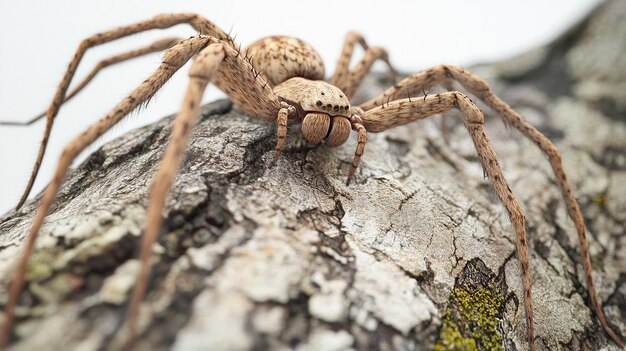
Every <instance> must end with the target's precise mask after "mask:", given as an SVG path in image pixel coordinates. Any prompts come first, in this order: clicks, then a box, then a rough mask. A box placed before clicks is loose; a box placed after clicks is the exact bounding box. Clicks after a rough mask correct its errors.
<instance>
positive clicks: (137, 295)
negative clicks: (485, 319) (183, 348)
mask: <svg viewBox="0 0 626 351" xmlns="http://www.w3.org/2000/svg"><path fill="white" fill-rule="evenodd" d="M180 23H186V24H189V25H191V26H192V27H193V28H194V29H195V30H196V31H197V32H198V33H199V35H197V36H194V37H191V38H189V39H186V40H182V41H181V40H177V39H165V40H161V41H158V42H156V43H154V44H152V45H151V46H149V47H146V48H143V49H139V50H135V51H131V52H128V53H125V54H122V55H119V56H115V57H112V58H110V59H108V60H105V61H102V62H101V63H100V64H98V65H97V66H96V68H95V70H94V71H92V73H91V74H89V75H88V77H87V78H86V79H85V80H84V81H83V82H81V84H79V86H78V88H77V89H75V90H74V91H73V92H72V93H70V94H69V96H67V97H66V91H67V88H68V86H69V83H70V81H71V79H72V77H73V75H74V73H75V71H76V68H77V66H78V63H79V62H80V60H81V58H82V57H83V55H84V53H85V52H86V51H87V49H89V48H91V47H94V46H97V45H100V44H103V43H106V42H110V41H113V40H116V39H119V38H122V37H125V36H128V35H131V34H135V33H138V32H142V31H146V30H149V29H155V28H169V27H172V26H174V25H177V24H180ZM357 43H359V44H360V45H361V46H363V48H364V49H365V54H364V58H363V59H362V60H361V61H360V62H359V63H358V64H357V65H356V66H355V67H354V68H352V69H350V68H349V63H350V59H351V57H352V52H353V49H354V46H355V45H356V44H357ZM167 48H169V49H168V50H167V51H166V52H165V54H164V57H163V62H162V63H161V65H160V66H159V68H158V69H157V70H156V72H154V73H153V74H152V75H151V76H150V77H149V78H148V79H146V80H145V81H144V82H143V83H142V84H141V85H140V86H139V87H137V88H136V89H135V90H134V91H132V92H131V93H130V94H129V95H128V96H127V97H126V98H125V99H124V100H122V102H120V103H119V104H118V105H117V106H116V107H115V108H114V109H113V110H112V111H111V112H110V113H109V114H107V115H106V116H105V117H103V118H102V119H100V120H99V121H98V122H96V123H95V124H93V125H92V126H90V127H89V128H88V129H87V130H85V131H84V132H83V133H81V134H80V135H78V136H77V137H76V138H74V139H73V140H72V141H71V142H70V143H69V144H68V145H67V146H66V148H65V149H64V151H63V153H62V155H61V157H60V159H59V163H58V166H57V168H56V171H55V175H54V177H53V179H52V181H51V182H50V184H49V185H48V187H47V188H46V190H45V192H44V194H43V198H42V200H41V204H40V207H39V210H38V211H37V214H36V216H35V218H34V221H33V225H32V228H31V231H30V234H29V236H28V238H27V240H26V243H25V245H24V251H23V252H22V255H21V257H20V259H19V262H18V265H17V268H16V272H15V276H14V279H13V281H12V283H11V286H10V292H9V299H8V301H7V303H6V305H5V312H4V313H5V315H4V324H3V327H2V332H1V334H0V349H4V348H5V346H6V344H7V342H8V341H9V337H10V335H11V324H12V320H13V310H14V308H15V306H16V303H17V300H18V297H19V295H20V291H21V289H22V285H23V283H24V277H25V272H26V267H27V263H28V258H29V256H30V254H31V252H32V249H33V244H34V242H35V239H36V237H37V233H38V232H39V229H40V228H41V225H42V223H43V220H44V218H45V216H46V214H47V212H48V210H49V208H50V206H51V205H52V203H53V202H54V199H55V196H56V193H57V191H58V189H59V186H60V185H61V183H62V181H63V179H64V177H65V175H66V172H67V170H68V168H69V167H70V165H71V163H72V161H73V160H74V158H75V157H76V156H77V155H78V154H79V153H80V152H81V151H82V150H84V149H85V148H86V147H87V146H89V145H90V144H91V143H92V142H93V141H94V140H96V139H97V138H98V137H99V136H101V135H102V134H104V133H105V132H106V131H107V130H109V129H110V128H111V127H112V126H113V125H115V124H116V123H117V122H119V121H120V120H122V119H123V118H124V117H125V116H127V115H128V114H129V113H130V112H131V111H132V110H133V109H135V108H137V107H138V106H139V105H141V104H142V103H145V102H146V101H147V100H148V99H149V98H150V97H152V96H153V95H154V94H155V93H156V92H157V91H158V90H159V89H160V88H161V87H162V86H163V85H164V84H165V82H166V81H167V80H168V79H170V78H171V77H172V75H173V74H174V73H175V72H176V71H177V70H178V69H179V68H180V67H182V66H183V65H184V64H185V63H186V62H187V61H189V60H190V59H192V58H195V60H194V63H193V65H192V66H191V69H190V72H189V77H190V79H189V85H188V88H187V93H186V95H185V98H184V100H183V104H182V107H181V109H180V112H179V113H178V116H177V117H176V119H175V121H174V125H173V129H172V135H171V137H170V141H169V143H168V146H167V149H166V153H165V155H164V157H163V161H162V163H161V166H160V168H159V170H158V172H157V174H156V177H155V180H154V183H153V184H152V188H151V191H150V197H149V205H148V211H147V219H146V228H145V232H144V235H143V239H142V244H141V254H140V262H141V270H140V273H139V277H138V280H137V285H136V287H135V290H134V292H133V296H132V299H131V302H130V308H129V313H128V338H127V346H130V345H132V343H133V342H134V340H135V338H136V334H137V320H138V313H139V310H138V308H139V304H140V302H141V301H142V299H143V297H144V294H145V292H146V286H147V282H148V276H149V274H150V265H149V264H148V263H149V259H150V255H151V252H152V246H153V244H154V242H155V240H156V236H157V233H158V232H159V227H160V224H161V220H162V217H161V210H162V208H163V206H164V202H165V199H166V197H167V195H168V192H169V190H170V187H171V185H172V181H173V178H174V177H175V176H176V173H177V171H178V169H179V166H180V162H181V159H182V156H183V153H184V151H185V148H186V146H187V140H188V138H189V135H190V132H191V130H192V128H193V126H194V124H195V122H196V120H197V117H198V115H199V108H200V101H201V97H202V95H203V93H204V90H205V89H206V87H207V85H208V84H209V82H213V83H214V84H215V85H217V86H218V87H219V88H220V89H221V90H222V91H224V92H225V93H226V94H227V95H228V96H229V98H230V99H231V100H232V101H233V102H234V103H235V105H237V106H238V107H239V108H241V109H242V110H243V111H244V112H246V113H248V114H249V115H251V116H255V117H258V118H262V119H265V120H267V121H271V122H274V123H276V125H277V137H278V141H277V143H276V149H275V153H274V157H273V160H272V162H271V163H272V164H274V163H275V162H276V160H277V158H278V156H279V155H280V151H281V149H282V147H283V143H284V141H285V136H286V133H287V121H288V120H293V121H298V122H301V123H302V134H303V136H304V138H305V139H306V140H307V141H308V142H310V143H312V144H321V143H323V144H325V145H327V146H330V147H335V146H339V145H342V144H343V143H345V142H346V140H347V139H348V137H349V135H350V132H351V130H355V131H356V132H357V134H358V144H357V148H356V152H355V156H354V159H353V161H352V166H351V169H350V171H349V173H348V177H347V183H350V180H351V178H352V176H353V175H354V172H355V170H356V169H357V167H358V165H359V162H360V159H361V155H362V154H363V151H364V149H365V143H366V141H367V132H368V131H369V132H382V131H384V130H387V129H390V128H392V127H395V126H399V125H404V124H407V123H410V122H413V121H416V120H420V119H424V118H427V117H430V116H432V115H435V114H440V113H443V112H446V111H448V110H451V109H454V108H456V109H459V110H460V111H461V113H462V116H463V122H464V125H465V127H466V128H467V130H468V132H469V135H470V137H471V138H472V141H473V143H474V146H475V147H476V151H477V153H478V156H479V159H480V162H481V164H482V166H483V169H484V171H485V175H486V176H487V177H488V178H489V180H490V182H491V184H492V186H493V187H494V189H495V192H496V194H497V195H498V197H499V198H500V200H501V202H502V204H503V205H504V207H505V208H506V210H507V212H508V214H509V216H510V220H511V223H512V224H513V227H514V230H515V236H516V247H517V255H518V259H519V262H520V265H521V270H522V281H523V287H524V302H525V311H526V322H527V328H528V338H529V343H530V348H531V349H533V350H535V344H534V331H533V314H532V311H533V310H532V299H531V282H530V270H529V262H528V261H529V259H528V244H527V240H526V231H525V218H524V215H523V213H522V210H521V208H520V204H519V202H518V200H517V199H516V197H515V195H514V194H513V192H512V191H511V188H510V187H509V185H508V184H507V181H506V179H505V178H504V175H503V173H502V169H501V167H500V165H499V163H498V160H497V158H496V154H495V152H494V151H493V149H492V148H491V145H490V143H489V141H488V139H487V137H486V135H485V132H484V128H483V122H484V118H483V114H482V112H481V111H480V110H479V109H478V107H476V105H475V104H474V103H473V102H472V100H470V99H469V98H468V97H467V96H466V95H464V94H463V93H460V92H458V91H448V92H444V93H440V94H436V95H426V96H423V97H419V98H416V97H414V95H412V94H411V92H422V91H424V90H427V89H429V88H431V87H432V86H434V85H442V86H444V87H449V86H451V83H452V81H457V82H459V83H460V84H461V85H462V86H463V87H464V88H465V89H467V90H468V91H469V92H470V93H472V94H473V95H475V96H477V97H478V98H479V99H481V100H482V101H483V102H485V103H486V104H487V105H488V106H490V107H491V108H493V109H494V110H495V111H496V112H497V113H498V114H499V115H500V117H501V118H502V119H503V120H504V121H505V122H506V123H507V124H509V125H511V126H513V127H515V128H517V129H519V130H520V131H521V132H522V133H523V134H524V135H526V136H527V137H528V138H529V139H530V140H532V141H533V142H534V143H535V144H537V146H538V147H539V148H540V149H541V150H542V151H543V152H544V153H545V154H546V156H547V158H548V160H549V162H550V164H551V166H552V169H553V171H554V173H555V175H556V180H557V182H558V184H559V187H560V189H561V192H562V194H563V197H564V199H565V202H566V203H567V206H568V210H569V213H570V215H571V216H572V218H573V220H574V223H575V225H576V228H577V230H578V236H579V240H580V245H581V251H582V256H583V258H584V266H585V274H586V277H587V286H588V290H589V295H590V297H591V302H592V304H593V306H594V309H595V311H596V313H597V315H598V318H599V319H600V323H601V324H602V326H603V327H604V329H605V330H606V332H607V333H608V334H609V335H610V336H611V338H612V339H613V340H614V341H615V343H617V344H618V345H619V346H620V347H623V344H622V342H621V340H620V339H619V338H618V337H617V335H616V334H615V333H614V332H613V330H612V329H611V328H610V327H609V326H608V324H607V322H606V320H605V317H604V314H603V312H602V309H601V308H600V305H599V304H598V300H597V297H596V291H595V288H594V285H593V280H592V273H591V263H590V259H589V249H588V243H587V238H586V234H585V224H584V221H583V216H582V214H581V212H580V209H579V207H578V204H577V203H576V200H575V199H574V196H573V195H572V192H571V189H570V186H569V184H568V182H567V178H566V176H565V172H564V170H563V167H562V163H561V156H560V153H559V151H558V150H557V149H556V147H555V146H554V144H552V142H550V140H548V139H547V138H546V137H545V136H544V135H543V134H542V133H541V132H539V131H538V130H537V129H535V128H534V127H533V126H531V125H530V124H529V123H528V122H526V121H525V120H524V119H523V118H522V117H521V116H520V115H519V114H518V113H517V112H515V111H514V110H513V109H511V107H509V106H508V105H507V104H506V103H504V102H503V101H502V100H500V99H499V98H498V97H497V96H495V95H494V94H493V92H492V91H491V88H490V87H489V86H488V85H487V83H486V82H485V81H484V80H482V79H480V78H478V77H476V76H474V75H473V74H471V73H469V72H467V71H464V70H463V69H460V68H458V67H454V66H448V65H440V66H436V67H433V68H430V69H427V70H425V71H423V72H419V73H417V74H414V75H412V76H409V77H408V78H406V79H404V80H402V81H401V82H399V83H398V84H396V85H395V86H393V87H391V88H389V89H387V90H386V91H385V92H384V93H383V94H381V95H379V96H377V97H375V98H373V99H371V100H369V101H367V102H365V103H363V104H361V105H359V106H356V107H355V106H351V104H350V101H349V98H350V97H352V95H353V94H354V92H355V90H356V88H357V87H358V86H359V85H360V83H361V81H362V80H363V78H364V77H365V75H366V74H367V72H368V71H369V70H370V67H371V66H372V64H373V63H374V62H375V61H376V60H378V59H382V60H384V61H385V62H387V64H389V62H388V60H387V52H386V51H385V50H384V49H381V48H368V46H367V44H366V43H365V41H364V40H363V38H362V37H361V36H360V35H358V34H355V33H349V34H348V36H347V38H346V40H345V44H344V47H343V51H342V54H341V57H340V59H339V62H338V64H337V69H336V72H335V74H334V76H333V77H332V79H331V81H330V83H328V82H325V81H323V79H324V64H323V62H322V60H321V58H320V56H319V55H318V54H317V52H316V51H315V50H314V49H313V48H312V47H311V46H309V45H308V44H306V43H305V42H303V41H302V40H300V39H296V38H291V37H286V36H274V37H268V38H264V39H261V40H258V41H257V42H255V43H253V44H252V45H251V46H250V47H249V48H248V49H246V50H245V51H242V50H241V49H240V46H237V45H236V44H235V41H234V39H233V38H231V37H230V36H229V35H228V34H227V33H225V32H224V31H222V30H221V29H220V28H219V27H217V26H216V25H215V24H213V23H212V22H210V21H209V20H207V19H205V18H203V17H200V16H198V15H196V14H166V15H160V16H156V17H154V18H152V19H150V20H147V21H143V22H139V23H136V24H132V25H128V26H124V27H120V28H117V29H113V30H110V31H106V32H102V33H99V34H96V35H93V36H91V37H89V38H87V39H85V40H83V41H82V42H81V43H80V46H79V47H78V50H77V52H76V53H75V55H74V57H73V59H72V61H71V62H70V64H69V67H68V68H67V71H66V73H65V76H64V77H63V79H62V81H61V83H60V85H59V87H58V89H57V91H56V94H55V96H54V99H53V100H52V103H51V104H50V107H49V108H48V110H47V113H46V128H45V132H44V136H43V140H42V144H41V147H40V150H39V154H38V158H37V161H36V163H35V166H34V169H33V172H32V174H31V177H30V180H29V183H28V186H27V189H26V191H25V192H24V195H23V196H22V198H21V200H20V201H19V204H18V205H17V207H18V208H19V207H20V206H21V205H22V204H23V203H24V201H25V200H26V198H27V197H28V194H29V192H30V189H31V187H32V185H33V182H34V180H35V177H36V175H37V172H38V170H39V166H40V164H41V160H42V158H43V155H44V152H45V149H46V145H47V141H48V137H49V135H50V131H51V128H52V124H53V122H54V118H55V116H56V115H57V112H58V110H59V108H60V106H61V104H62V103H63V102H64V101H67V100H68V99H70V98H71V97H72V96H74V95H75V94H76V93H77V92H78V91H79V90H80V89H82V88H83V87H84V86H85V85H87V83H89V81H90V80H91V78H93V76H95V74H96V73H97V72H98V71H99V70H100V69H102V68H104V67H106V66H108V65H110V64H114V63H117V62H121V61H123V60H127V59H130V58H133V57H137V56H140V55H143V54H146V53H149V52H154V51H159V50H164V49H167ZM390 68H391V66H390ZM391 71H392V72H393V70H391ZM401 97H402V98H401ZM40 117H42V115H41V116H38V117H36V118H35V119H33V120H31V121H30V122H27V124H29V123H32V122H34V121H35V120H37V119H39V118H40ZM5 124H8V123H5Z"/></svg>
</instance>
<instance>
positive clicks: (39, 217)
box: [0, 36, 217, 350]
mask: <svg viewBox="0 0 626 351" xmlns="http://www.w3.org/2000/svg"><path fill="white" fill-rule="evenodd" d="M210 41H217V40H216V39H215V38H211V37H207V36H199V37H192V38H190V39H187V40H185V41H183V42H181V43H179V44H177V45H175V46H174V47H172V48H171V49H169V50H168V51H167V52H166V53H165V55H164V57H163V63H162V64H161V65H160V66H159V68H158V69H157V70H156V72H154V73H153V74H152V75H151V76H150V77H148V79H146V80H145V81H144V82H143V83H141V85H139V86H138V87H137V88H135V90H133V91H132V92H131V93H130V94H129V95H128V96H127V97H126V98H125V99H124V100H122V101H121V102H120V103H119V104H117V106H115V108H114V109H113V110H112V111H111V112H110V113H108V114H107V115H106V116H104V117H103V118H102V119H100V120H99V121H98V122H96V123H95V124H93V125H92V126H90V127H89V128H87V129H86V130H85V131H84V132H83V133H81V134H80V135H78V136H77V137H76V138H74V139H73V140H72V141H70V143H69V144H68V145H67V146H66V147H65V149H64V150H63V153H62V154H61V157H60V158H59V163H58V165H57V168H56V171H55V174H54V177H53V178H52V180H51V181H50V184H48V187H47V188H46V190H45V191H44V194H43V197H42V199H41V203H40V205H39V209H38V210H37V213H36V214H35V218H34V219H33V224H32V227H31V229H30V232H29V234H28V237H27V238H26V242H25V244H24V249H23V251H22V253H21V255H20V258H19V260H18V263H17V267H16V270H15V275H14V277H13V281H12V282H11V286H10V290H9V297H8V301H7V303H6V305H5V307H4V323H3V325H2V330H1V332H0V350H3V349H4V348H5V346H6V344H7V342H8V339H9V335H10V333H11V324H12V321H13V310H14V308H15V306H16V304H17V300H18V297H19V295H20V292H21V290H22V286H23V284H24V277H25V275H26V268H27V265H28V259H29V257H30V254H31V252H32V249H33V246H34V243H35V239H36V238H37V234H38V232H39V229H40V228H41V225H42V223H43V220H44V218H45V216H46V214H47V213H48V210H49V209H50V206H51V205H52V204H53V202H54V199H55V197H56V194H57V191H58V189H59V187H60V186H61V183H62V182H63V179H64V178H65V175H66V173H67V170H68V169H69V167H70V165H71V164H72V161H73V160H74V159H75V158H76V156H77V155H78V154H79V153H80V152H81V151H82V150H84V149H85V148H86V147H87V146H89V145H90V144H91V143H92V142H93V141H94V140H96V139H97V138H98V137H100V136H101V135H102V134H104V133H105V132H106V131H107V130H109V129H110V128H111V127H112V126H113V125H115V124H116V123H117V122H119V121H120V120H121V119H122V118H124V117H125V116H126V115H128V113H129V112H131V111H132V110H133V109H135V108H136V107H137V106H139V105H140V104H141V103H142V102H144V101H146V100H148V99H149V98H150V97H152V96H153V95H154V94H155V93H156V92H157V90H159V89H160V88H161V87H162V86H163V84H165V82H166V81H167V80H168V79H169V78H170V77H172V75H174V73H175V72H176V71H177V70H178V69H179V68H180V67H182V66H183V65H184V64H185V63H186V62H187V61H188V60H189V59H190V58H191V57H192V56H193V55H195V54H196V53H197V52H199V51H200V50H201V49H202V48H203V47H204V46H206V45H207V43H209V42H210Z"/></svg>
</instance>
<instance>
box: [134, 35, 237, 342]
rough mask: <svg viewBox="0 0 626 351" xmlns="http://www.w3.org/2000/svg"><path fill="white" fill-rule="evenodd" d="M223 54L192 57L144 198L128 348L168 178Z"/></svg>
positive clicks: (216, 49) (220, 48)
mask: <svg viewBox="0 0 626 351" xmlns="http://www.w3.org/2000/svg"><path fill="white" fill-rule="evenodd" d="M225 55H226V44H224V43H216V44H211V45H209V46H208V47H206V48H205V49H203V50H202V51H201V52H200V53H199V54H198V56H197V58H196V60H195V61H194V63H193V65H192V66H191V69H190V71H189V79H190V80H189V85H188V87H187V93H186V94H185V98H184V100H183V104H182V106H181V109H180V112H179V113H178V116H177V117H176V119H175V120H174V125H173V127H172V134H171V136H170V140H169V142H168V145H167V148H166V150H165V155H164V156H163V159H162V161H161V164H160V166H159V170H158V171H157V173H156V175H155V178H154V182H153V183H152V187H151V189H150V197H149V199H148V212H147V215H146V229H145V231H144V233H143V238H142V241H141V253H140V256H139V260H140V264H141V268H140V271H139V276H138V277H137V285H136V286H135V289H134V291H133V295H132V299H131V301H130V307H129V312H128V338H127V344H126V345H127V349H132V346H133V344H134V341H135V338H136V335H137V320H138V317H139V307H140V304H141V301H142V300H143V298H144V295H145V293H146V287H147V285H148V278H149V275H150V264H149V262H150V257H151V254H152V248H153V246H154V242H155V241H156V238H157V234H158V233H159V229H160V227H161V221H162V217H161V210H162V209H163V206H164V205H165V200H166V198H167V195H168V194H169V191H170V188H171V187H172V182H173V179H174V177H175V176H176V174H177V173H178V170H179V168H180V163H181V160H182V157H183V154H184V151H185V149H186V147H187V143H188V140H189V135H190V134H191V130H192V128H193V127H194V125H195V123H196V120H197V117H198V115H199V110H200V103H201V100H202V95H203V94H204V91H205V89H206V87H207V85H208V84H209V82H210V81H211V79H212V78H213V76H214V74H215V72H216V71H217V68H218V66H219V65H220V63H221V62H222V60H223V59H224V57H225Z"/></svg>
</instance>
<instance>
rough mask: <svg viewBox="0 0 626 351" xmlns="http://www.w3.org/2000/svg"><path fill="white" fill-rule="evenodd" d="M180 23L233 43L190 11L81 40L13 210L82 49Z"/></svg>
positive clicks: (41, 152)
mask: <svg viewBox="0 0 626 351" xmlns="http://www.w3.org/2000/svg"><path fill="white" fill-rule="evenodd" d="M182 23H188V24H190V25H191V26H192V27H193V28H194V29H195V30H196V31H198V32H199V33H200V34H204V35H211V36H213V37H215V38H217V39H219V40H224V41H227V42H229V43H232V45H234V41H233V40H232V39H231V38H230V37H229V36H228V35H227V34H226V33H224V31H223V30H221V29H220V28H219V27H217V26H216V25H215V24H213V23H212V22H210V21H209V20H207V19H205V18H203V17H200V16H198V15H196V14H193V13H180V14H166V15H158V16H155V17H153V18H152V19H149V20H146V21H142V22H138V23H135V24H131V25H127V26H123V27H119V28H116V29H112V30H109V31H106V32H102V33H98V34H95V35H92V36H90V37H89V38H87V39H84V40H83V41H81V43H80V45H79V46H78V49H77V50H76V53H75V54H74V57H73V58H72V61H71V62H70V64H69V65H68V67H67V70H66V71H65V75H64V76H63V78H62V79H61V83H59V86H58V87H57V90H56V93H55V94H54V98H53V99H52V102H51V103H50V106H49V107H48V110H47V112H46V127H45V129H44V133H43V137H42V139H41V145H40V146H39V151H38V153H37V160H36V161H35V165H34V166H33V170H32V172H31V175H30V178H29V180H28V185H27V186H26V189H25V190H24V193H23V194H22V197H21V198H20V200H19V202H18V203H17V205H16V206H15V208H16V209H19V208H20V207H21V206H22V205H23V204H24V202H25V201H26V199H27V198H28V195H29V194H30V191H31V189H32V187H33V184H34V183H35V178H37V173H38V172H39V167H41V161H42V160H43V156H44V153H45V152H46V147H47V146H48V139H49V137H50V131H51V130H52V125H53V122H54V118H55V117H56V115H57V113H58V112H59V108H60V107H61V104H62V103H63V101H64V100H65V93H66V91H67V88H68V86H69V84H70V82H71V80H72V77H73V76H74V73H75V72H76V68H77V67H78V63H79V62H80V60H81V59H82V57H83V55H84V54H85V52H87V50H88V49H90V48H92V47H95V46H98V45H101V44H104V43H108V42H110V41H113V40H116V39H120V38H123V37H127V36H129V35H132V34H136V33H139V32H144V31H147V30H150V29H164V28H169V27H173V26H175V25H177V24H182Z"/></svg>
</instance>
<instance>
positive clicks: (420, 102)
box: [362, 92, 535, 350]
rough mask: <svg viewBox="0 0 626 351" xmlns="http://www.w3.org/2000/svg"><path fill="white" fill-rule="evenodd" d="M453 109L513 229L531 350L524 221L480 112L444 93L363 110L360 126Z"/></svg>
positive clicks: (379, 126) (381, 126)
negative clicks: (458, 115) (461, 118)
mask: <svg viewBox="0 0 626 351" xmlns="http://www.w3.org/2000/svg"><path fill="white" fill-rule="evenodd" d="M453 108H458V109H460V110H461V113H462V116H463V122H464V124H465V127H466V128H467V131H468V132H469V134H470V136H471V138H472V141H473V143H474V146H475V147H476V151H477V153H478V156H479V158H480V162H481V164H482V166H483V169H484V171H485V174H486V175H487V176H488V177H489V180H490V181H491V185H492V186H493V188H494V189H495V191H496V194H497V195H498V198H499V199H500V202H502V204H503V205H504V207H505V208H506V210H507V212H508V213H509V218H510V220H511V223H512V224H513V227H514V229H515V238H516V240H515V245H516V247H517V257H518V259H519V262H520V267H521V270H522V283H523V286H524V301H525V304H524V305H525V310H526V322H527V324H528V339H529V341H530V346H531V349H532V350H535V344H534V329H533V312H532V311H533V310H532V299H531V280H530V269H529V264H528V261H529V258H528V245H527V241H526V228H525V221H526V220H525V218H524V214H523V213H522V209H521V207H520V204H519V202H518V200H517V198H516V197H515V195H514V194H513V191H512V190H511V188H510V187H509V185H508V183H507V181H506V179H505V178H504V174H503V173H502V168H501V167H500V164H499V163H498V159H497V157H496V153H495V151H494V150H493V148H492V147H491V144H490V143H489V140H488V139H487V136H486V135H485V132H484V128H483V123H484V117H483V114H482V112H481V111H480V110H479V109H478V107H476V105H474V103H473V102H472V101H471V100H470V99H469V98H468V97H467V96H465V95H463V94H461V93H459V92H446V93H441V94H436V95H429V96H426V97H425V98H423V99H422V98H420V99H411V100H409V99H402V100H396V101H393V102H390V103H388V104H387V103H386V104H385V107H384V108H383V107H377V108H374V109H371V110H369V111H366V112H365V113H364V114H363V116H362V119H363V125H364V126H365V128H366V129H367V130H368V131H370V132H382V131H384V130H387V129H390V128H393V127H396V126H400V125H404V124H407V123H410V122H413V121H416V120H420V119H424V118H427V117H430V116H432V115H434V114H438V113H443V112H445V111H449V110H451V109H453Z"/></svg>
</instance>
